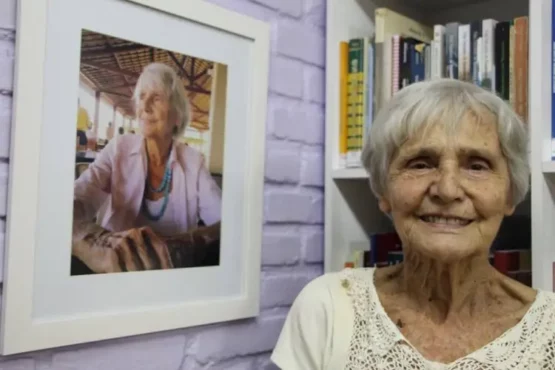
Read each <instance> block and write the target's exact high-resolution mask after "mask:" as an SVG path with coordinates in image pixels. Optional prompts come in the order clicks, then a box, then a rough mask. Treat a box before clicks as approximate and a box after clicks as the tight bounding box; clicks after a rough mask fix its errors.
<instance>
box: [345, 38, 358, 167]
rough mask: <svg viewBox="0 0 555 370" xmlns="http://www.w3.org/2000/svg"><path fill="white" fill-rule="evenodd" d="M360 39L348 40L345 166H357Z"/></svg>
mask: <svg viewBox="0 0 555 370" xmlns="http://www.w3.org/2000/svg"><path fill="white" fill-rule="evenodd" d="M361 49H362V40H361V39H352V40H349V64H348V68H349V74H348V91H349V93H348V102H347V107H348V122H347V158H346V165H347V167H353V166H357V164H358V162H359V158H358V156H357V153H360V151H359V148H358V133H359V129H358V121H359V119H358V118H359V110H360V107H359V95H362V94H359V89H360V87H359V76H360V74H361V73H362V72H361V67H362V64H361V60H360V59H361V58H360V57H361Z"/></svg>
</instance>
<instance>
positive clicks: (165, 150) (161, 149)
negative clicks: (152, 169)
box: [145, 138, 172, 166]
mask: <svg viewBox="0 0 555 370" xmlns="http://www.w3.org/2000/svg"><path fill="white" fill-rule="evenodd" d="M145 143H146V150H147V155H148V161H149V163H150V164H151V165H153V166H165V164H166V162H167V160H168V157H169V156H170V149H171V145H172V140H171V138H169V139H158V138H147V139H145Z"/></svg>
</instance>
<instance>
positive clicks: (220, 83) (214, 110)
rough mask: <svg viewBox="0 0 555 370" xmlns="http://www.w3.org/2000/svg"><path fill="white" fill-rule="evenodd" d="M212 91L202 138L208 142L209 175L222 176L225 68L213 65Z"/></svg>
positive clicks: (221, 65) (225, 88) (218, 64)
mask: <svg viewBox="0 0 555 370" xmlns="http://www.w3.org/2000/svg"><path fill="white" fill-rule="evenodd" d="M211 73H212V89H211V96H210V114H209V118H208V122H209V128H210V129H209V131H208V132H206V133H205V134H204V135H203V136H205V137H203V139H205V140H206V142H208V145H207V148H208V150H207V153H208V154H207V158H206V163H208V164H209V165H208V169H209V171H210V172H211V173H215V174H222V172H223V161H224V153H223V152H224V134H225V111H226V109H225V108H226V90H227V66H226V65H225V64H220V63H214V67H213V69H212V72H211Z"/></svg>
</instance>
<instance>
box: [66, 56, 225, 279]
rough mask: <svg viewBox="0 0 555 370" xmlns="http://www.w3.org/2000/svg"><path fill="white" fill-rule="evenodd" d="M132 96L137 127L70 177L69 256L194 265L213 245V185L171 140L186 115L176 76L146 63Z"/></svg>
mask: <svg viewBox="0 0 555 370" xmlns="http://www.w3.org/2000/svg"><path fill="white" fill-rule="evenodd" d="M133 101H134V105H135V112H136V119H137V121H138V122H139V130H137V133H136V134H133V135H131V134H127V135H118V136H116V138H114V139H113V140H111V141H110V142H109V143H108V145H107V146H106V147H105V148H104V149H103V150H102V151H101V152H100V153H99V154H98V156H97V157H96V159H95V161H94V162H93V163H91V164H90V166H89V167H88V169H87V170H86V171H85V172H83V173H82V174H81V176H80V177H79V178H78V179H77V180H76V181H75V186H74V189H75V190H74V216H73V225H74V226H73V247H72V255H73V257H74V259H77V260H78V261H80V262H81V263H83V264H84V265H86V267H87V268H88V269H90V270H91V271H92V272H94V273H108V272H119V271H136V270H150V269H168V268H174V267H185V266H194V265H196V264H197V263H198V260H202V259H206V258H207V256H206V253H208V251H207V250H204V249H205V247H206V248H207V246H209V245H212V246H214V243H215V244H216V246H215V247H216V248H218V251H219V235H220V215H221V189H220V188H219V187H218V185H217V184H216V182H215V181H214V179H213V178H212V176H211V174H210V172H209V171H208V169H207V168H206V167H207V166H206V163H205V160H204V157H203V155H202V154H201V153H199V152H197V151H196V150H195V149H193V148H191V147H189V146H187V145H185V144H183V143H181V142H180V141H178V140H177V139H178V138H181V137H182V136H183V133H184V131H185V128H186V127H187V124H188V123H189V120H190V115H191V112H190V107H189V102H188V100H187V96H186V92H185V88H184V86H183V82H182V81H181V79H180V78H179V77H178V76H177V74H176V73H175V71H174V70H173V69H172V68H170V67H169V66H167V65H165V64H162V63H152V64H150V65H148V66H146V67H145V68H144V70H143V72H142V73H141V75H140V77H139V79H138V81H137V84H136V86H135V91H134V95H133ZM200 225H202V226H200ZM216 264H217V263H216Z"/></svg>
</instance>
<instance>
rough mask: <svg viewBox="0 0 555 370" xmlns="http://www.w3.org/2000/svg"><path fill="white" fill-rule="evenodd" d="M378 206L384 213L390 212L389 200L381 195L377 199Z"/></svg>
mask: <svg viewBox="0 0 555 370" xmlns="http://www.w3.org/2000/svg"><path fill="white" fill-rule="evenodd" d="M378 207H380V211H382V212H383V213H385V214H390V213H391V204H390V203H389V200H388V199H387V198H386V197H385V196H383V195H382V196H381V197H380V198H379V199H378Z"/></svg>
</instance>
